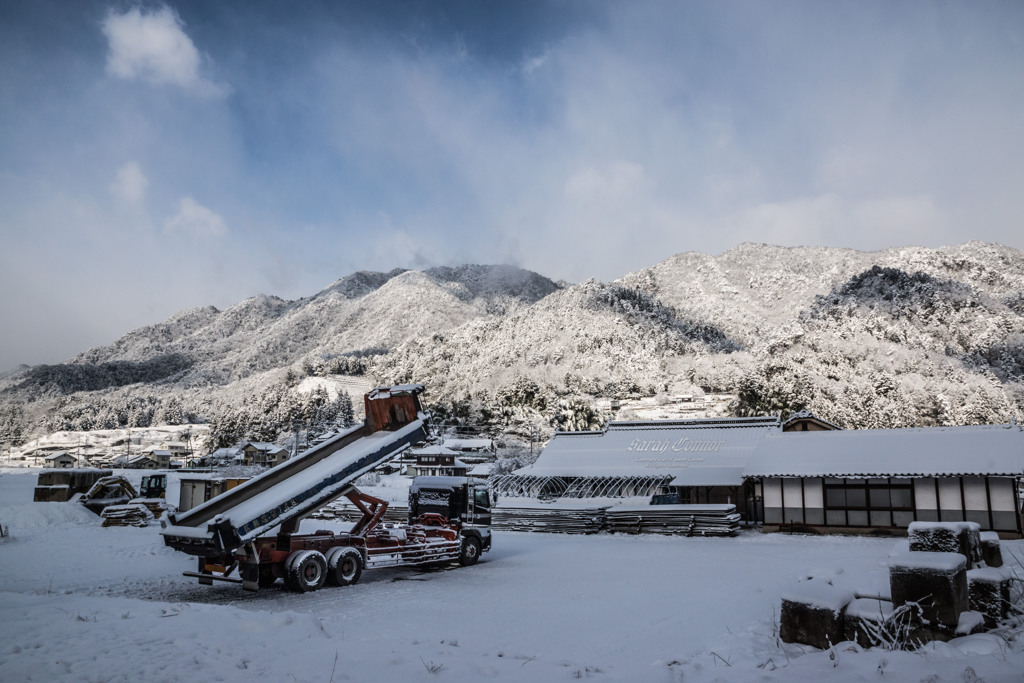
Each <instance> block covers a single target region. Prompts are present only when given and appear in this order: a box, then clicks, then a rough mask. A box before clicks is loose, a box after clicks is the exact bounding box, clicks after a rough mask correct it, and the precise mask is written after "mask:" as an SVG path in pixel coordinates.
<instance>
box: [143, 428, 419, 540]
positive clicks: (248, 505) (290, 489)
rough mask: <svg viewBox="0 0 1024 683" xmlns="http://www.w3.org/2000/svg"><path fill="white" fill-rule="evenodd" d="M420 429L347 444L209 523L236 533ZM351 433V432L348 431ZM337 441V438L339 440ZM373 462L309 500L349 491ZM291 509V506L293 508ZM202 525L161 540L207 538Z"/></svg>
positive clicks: (172, 531)
mask: <svg viewBox="0 0 1024 683" xmlns="http://www.w3.org/2000/svg"><path fill="white" fill-rule="evenodd" d="M422 426H423V422H422V420H415V421H413V422H411V423H409V424H408V425H406V426H405V427H403V428H401V429H399V430H397V431H394V432H388V431H379V432H374V433H373V434H370V435H369V436H364V437H362V438H361V439H358V440H356V441H353V442H352V443H351V444H349V445H347V446H345V447H344V448H341V449H340V450H338V451H335V452H334V453H331V454H330V455H328V456H327V457H325V458H323V459H321V460H318V461H316V462H313V463H312V464H311V465H309V466H308V467H306V468H304V469H301V470H299V471H298V472H295V473H293V474H292V475H291V476H289V477H287V478H285V479H282V480H281V481H280V482H279V483H277V484H275V485H273V486H271V487H270V488H268V489H266V490H265V491H260V492H258V493H254V494H253V495H252V496H249V497H247V498H245V499H244V500H241V502H239V503H238V504H237V505H235V506H233V507H231V508H230V509H228V510H225V511H224V512H222V513H221V514H219V515H217V516H215V517H214V518H213V519H211V520H207V521H209V522H213V523H215V522H218V521H223V520H230V521H231V524H232V526H234V527H235V528H236V529H240V528H241V527H243V525H248V524H249V523H250V522H253V521H254V520H257V519H258V518H259V517H260V516H261V515H264V514H266V513H268V512H269V511H273V510H275V508H279V507H282V506H285V505H287V504H288V503H289V501H291V500H293V499H294V498H296V497H297V496H301V495H302V494H305V493H307V492H310V491H311V490H313V489H316V488H317V487H319V486H321V485H322V484H323V482H324V481H325V480H326V479H328V478H329V477H331V476H333V475H337V474H338V473H339V472H343V471H345V470H346V468H349V467H351V466H353V465H355V464H357V463H358V462H359V461H360V460H361V459H363V458H365V457H366V456H368V455H371V454H373V453H375V452H376V451H379V450H380V449H382V448H384V447H386V446H387V445H388V444H390V443H393V442H396V441H400V440H401V439H402V438H403V437H406V436H408V435H409V434H412V433H414V432H415V431H416V430H417V429H420V428H421V427H422ZM350 431H351V430H350ZM347 434H348V432H346V433H345V434H343V435H341V436H342V437H343V436H345V435H347ZM339 438H341V437H339ZM376 464H377V462H373V463H370V464H368V465H367V466H366V467H362V468H359V469H358V470H356V471H354V472H353V473H351V475H350V476H346V477H343V478H341V479H339V480H338V481H336V482H334V483H332V484H330V485H329V486H325V487H324V488H322V490H319V491H316V492H315V495H313V496H311V498H316V499H329V498H331V497H332V496H333V495H334V494H337V493H340V492H341V491H344V490H345V489H346V488H347V487H349V486H350V485H351V484H352V482H353V481H355V480H356V479H357V478H358V477H359V476H360V475H361V474H363V473H364V472H365V471H366V470H369V469H371V468H372V467H373V465H376ZM274 474H275V473H274V471H273V470H270V471H269V472H267V473H266V474H264V475H261V476H263V477H272V476H273V475H274ZM256 482H257V479H251V480H249V481H248V482H246V483H245V484H243V485H242V486H239V487H236V488H235V489H232V490H231V492H229V493H230V494H231V495H235V496H238V497H241V496H242V494H244V492H245V490H246V488H247V487H250V486H251V485H253V484H254V483H256ZM293 507H294V506H293ZM290 509H291V508H288V509H285V510H282V512H281V514H278V515H273V519H270V520H269V521H267V522H265V523H259V524H257V525H255V527H254V528H252V529H249V530H247V531H246V532H245V533H244V534H242V536H243V540H245V539H248V538H253V537H255V536H258V535H260V534H262V533H264V532H266V531H268V530H269V529H271V528H273V527H274V526H276V525H277V524H279V523H280V521H281V518H282V517H283V516H284V515H285V514H286V513H287V512H288V511H289V510H290ZM197 511H201V508H196V509H195V510H190V511H189V512H188V513H186V515H192V514H195V513H196V512H197ZM206 527H207V524H206V521H204V522H203V523H201V524H200V525H199V526H198V527H191V526H186V525H182V524H178V525H171V524H168V525H167V528H166V529H164V531H163V532H162V533H163V534H164V535H165V536H183V537H184V536H188V537H191V538H209V537H210V536H211V533H210V532H208V531H206Z"/></svg>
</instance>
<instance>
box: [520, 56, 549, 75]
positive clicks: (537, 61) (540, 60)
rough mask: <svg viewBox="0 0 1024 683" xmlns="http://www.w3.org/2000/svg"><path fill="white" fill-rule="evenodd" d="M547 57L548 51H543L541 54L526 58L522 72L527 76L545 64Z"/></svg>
mask: <svg viewBox="0 0 1024 683" xmlns="http://www.w3.org/2000/svg"><path fill="white" fill-rule="evenodd" d="M549 58H550V53H549V52H544V53H543V54H540V55H537V56H536V57H529V58H527V59H526V61H524V62H523V73H524V74H526V75H527V76H529V75H530V74H532V73H533V72H534V71H536V70H537V69H539V68H541V67H542V66H544V65H545V64H547V63H548V59H549Z"/></svg>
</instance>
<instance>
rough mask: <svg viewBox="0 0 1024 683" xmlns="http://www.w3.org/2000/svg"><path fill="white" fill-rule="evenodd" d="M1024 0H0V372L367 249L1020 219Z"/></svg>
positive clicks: (883, 239) (795, 232)
mask: <svg viewBox="0 0 1024 683" xmlns="http://www.w3.org/2000/svg"><path fill="white" fill-rule="evenodd" d="M1022 121H1024V3H1020V2H1015V1H1009V2H994V1H986V2H955V1H947V2H920V1H908V2H900V3H893V2H888V1H879V2H870V1H867V2H861V1H858V2H839V1H836V2H819V1H817V0H809V1H807V2H785V1H778V2H761V1H750V2H714V3H711V2H685V1H684V2H608V3H602V2H597V1H593V2H592V1H589V0H587V1H585V2H571V1H564V2H559V1H553V2H531V1H526V0H518V1H515V2H512V1H508V2H502V1H487V2H484V1H479V2H468V1H467V2H445V1H438V2H359V3H356V2H323V3H320V2H302V3H280V2H276V3H270V2H265V3H264V2H249V1H238V2H231V1H221V2H215V3H212V2H205V1H197V2H169V3H168V4H160V3H154V2H144V3H134V2H122V1H118V2H48V1H46V0H6V1H5V2H2V3H0V240H2V242H0V287H2V294H3V296H2V297H0V321H2V323H0V370H3V369H6V368H10V367H13V366H14V365H16V364H18V363H29V364H35V363H53V362H59V361H61V360H64V359H66V358H68V357H70V356H72V355H74V354H75V353H77V352H79V351H82V350H85V349H87V348H90V347H92V346H97V345H100V344H106V343H109V342H111V341H113V340H114V339H116V338H117V337H119V336H120V335H121V334H123V333H125V332H127V331H128V330H130V329H133V328H135V327H138V326H140V325H144V324H150V323H153V322H157V321H160V320H162V319H164V318H166V317H168V316H169V315H171V314H173V313H174V312H176V311H178V310H181V309H184V308H188V307H193V306H201V305H215V306H218V307H225V306H228V305H231V304H233V303H235V302H237V301H239V300H241V299H243V298H245V297H247V296H251V295H254V294H257V293H266V294H276V295H278V296H281V297H284V298H298V297H301V296H307V295H311V294H313V293H315V292H316V291H318V290H320V289H322V288H323V287H325V286H327V285H329V284H330V283H331V282H332V281H334V280H335V279H337V278H339V277H341V276H344V275H346V274H348V273H351V272H353V271H356V270H367V269H369V270H388V269H391V268H394V267H405V268H423V267H429V266H432V265H453V264H459V263H466V262H475V263H511V264H514V265H519V266H522V267H524V268H529V269H532V270H536V271H538V272H541V273H543V274H545V275H548V276H549V277H552V278H555V279H559V278H561V279H566V280H569V281H579V280H583V279H586V278H589V277H595V278H598V279H602V280H611V279H615V278H618V277H620V276H622V275H623V274H625V273H627V272H630V271H633V270H637V269H639V268H643V267H646V266H650V265H653V264H655V263H657V262H659V261H661V260H663V259H665V258H667V257H668V256H670V255H672V254H675V253H678V252H682V251H702V252H707V253H721V252H723V251H725V250H727V249H729V248H730V247H733V246H735V245H736V244H738V243H740V242H744V241H755V242H767V243H773V244H782V245H826V246H842V247H853V248H857V249H864V250H875V249H882V248H886V247H890V246H898V245H911V244H913V245H924V246H939V245H943V244H952V243H959V242H964V241H967V240H969V239H980V240H986V241H994V242H1001V243H1003V244H1007V245H1010V246H1013V247H1017V248H1024V229H1022V220H1021V219H1022V216H1024V125H1022V124H1021V122H1022Z"/></svg>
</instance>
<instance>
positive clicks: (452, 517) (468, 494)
mask: <svg viewBox="0 0 1024 683" xmlns="http://www.w3.org/2000/svg"><path fill="white" fill-rule="evenodd" d="M439 517H440V518H442V520H443V522H444V523H447V524H450V525H451V526H453V527H454V528H456V529H458V532H459V536H460V537H461V538H462V552H461V554H460V556H459V563H460V564H462V565H470V564H475V563H476V561H477V560H478V559H479V558H480V553H482V552H486V551H488V550H490V549H491V491H490V487H489V486H488V484H487V482H486V481H484V480H483V479H477V478H474V477H416V478H415V479H413V480H412V484H411V485H410V486H409V524H417V523H423V522H424V521H429V520H430V519H437V518H439Z"/></svg>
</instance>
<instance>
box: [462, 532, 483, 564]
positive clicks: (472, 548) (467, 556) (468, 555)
mask: <svg viewBox="0 0 1024 683" xmlns="http://www.w3.org/2000/svg"><path fill="white" fill-rule="evenodd" d="M479 559H480V539H479V538H477V537H476V536H463V537H462V551H461V552H460V553H459V564H461V565H462V566H463V567H468V566H470V565H473V564H476V561H477V560H479Z"/></svg>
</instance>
